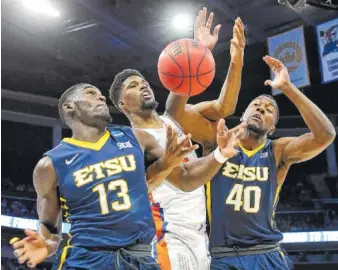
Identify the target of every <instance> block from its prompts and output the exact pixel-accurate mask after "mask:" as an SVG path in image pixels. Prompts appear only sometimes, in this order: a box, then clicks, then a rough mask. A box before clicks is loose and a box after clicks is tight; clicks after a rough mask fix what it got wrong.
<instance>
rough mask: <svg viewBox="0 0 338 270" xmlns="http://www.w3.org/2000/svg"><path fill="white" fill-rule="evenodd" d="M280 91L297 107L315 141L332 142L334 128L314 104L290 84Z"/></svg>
mask: <svg viewBox="0 0 338 270" xmlns="http://www.w3.org/2000/svg"><path fill="white" fill-rule="evenodd" d="M281 90H282V91H283V92H284V94H285V95H286V96H287V97H288V98H289V99H290V100H291V102H292V103H293V104H294V105H295V106H296V107H297V109H298V110H299V112H300V114H301V115H302V117H303V119H304V121H305V123H306V125H307V126H308V128H309V129H310V130H311V132H312V135H313V137H314V139H315V140H316V141H318V142H327V140H333V138H334V137H335V133H336V132H335V129H334V126H333V125H332V123H331V121H330V120H329V119H328V118H327V117H326V115H325V114H324V113H323V112H322V110H321V109H319V108H318V107H317V105H316V104H314V103H313V102H312V101H311V100H310V99H308V98H307V97H306V96H305V95H304V94H303V93H302V92H301V91H300V90H299V89H298V88H297V87H296V86H295V85H293V84H292V83H288V84H285V85H284V86H283V87H282V89H281Z"/></svg>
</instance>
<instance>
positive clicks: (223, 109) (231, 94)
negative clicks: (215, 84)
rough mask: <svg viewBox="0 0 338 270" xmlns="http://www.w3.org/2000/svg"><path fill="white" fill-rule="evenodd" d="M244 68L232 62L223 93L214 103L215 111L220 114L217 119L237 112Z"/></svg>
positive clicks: (240, 64) (241, 64)
mask: <svg viewBox="0 0 338 270" xmlns="http://www.w3.org/2000/svg"><path fill="white" fill-rule="evenodd" d="M242 68H243V63H233V62H230V65H229V69H228V74H227V77H226V79H225V81H224V84H223V86H222V90H221V93H220V95H219V97H218V99H217V100H216V102H215V103H214V109H215V111H216V112H217V114H218V115H217V117H218V118H217V119H219V118H225V117H227V116H230V115H232V114H234V112H235V110H236V105H237V100H238V94H239V90H240V88H241V80H242ZM217 119H213V120H217Z"/></svg>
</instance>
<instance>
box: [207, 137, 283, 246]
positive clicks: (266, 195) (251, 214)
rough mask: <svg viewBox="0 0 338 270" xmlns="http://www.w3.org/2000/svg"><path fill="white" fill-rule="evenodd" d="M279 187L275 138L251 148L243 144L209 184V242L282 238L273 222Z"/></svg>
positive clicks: (249, 242) (225, 243)
mask: <svg viewBox="0 0 338 270" xmlns="http://www.w3.org/2000/svg"><path fill="white" fill-rule="evenodd" d="M279 190H280V187H278V185H277V168H276V162H275V158H274V153H273V149H272V141H270V140H268V141H266V142H265V143H264V144H262V145H261V146H259V147H258V148H256V149H255V150H252V151H248V150H246V149H244V148H243V147H240V149H239V153H238V154H237V155H236V156H235V157H233V158H231V159H229V160H228V161H227V162H226V163H225V164H224V166H223V167H222V168H221V170H220V171H219V172H218V174H217V175H216V176H215V177H214V179H213V180H212V181H211V182H210V183H208V185H207V209H208V217H209V222H210V223H211V224H210V225H211V232H210V237H211V239H210V246H211V247H220V246H223V247H224V246H225V247H233V246H239V247H245V246H250V245H257V244H268V243H277V242H279V241H280V240H281V239H282V234H281V233H280V232H279V231H278V229H277V228H276V224H275V222H274V213H275V208H276V205H277V201H278V193H279Z"/></svg>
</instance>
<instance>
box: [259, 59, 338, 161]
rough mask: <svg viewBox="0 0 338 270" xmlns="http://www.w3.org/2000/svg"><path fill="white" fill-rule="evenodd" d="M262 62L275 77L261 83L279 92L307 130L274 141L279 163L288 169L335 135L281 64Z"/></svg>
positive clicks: (312, 154)
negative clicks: (297, 112) (298, 134)
mask: <svg viewBox="0 0 338 270" xmlns="http://www.w3.org/2000/svg"><path fill="white" fill-rule="evenodd" d="M263 59H264V61H265V62H266V63H267V64H268V65H269V67H270V68H271V70H272V71H273V72H274V74H275V79H274V80H273V81H271V80H267V81H265V85H270V86H271V87H273V88H275V89H279V90H281V91H282V92H283V93H284V94H285V95H286V96H287V97H288V98H289V99H290V100H291V102H292V103H293V104H294V105H295V106H296V107H297V109H298V110H299V112H300V114H301V115H302V117H303V119H304V121H305V123H306V125H307V126H308V128H309V129H310V131H311V132H309V133H306V134H304V135H302V136H300V137H285V138H280V139H278V140H276V141H275V142H274V144H275V148H276V149H278V150H279V152H280V161H279V164H280V165H286V166H289V165H291V164H292V163H297V162H302V161H306V160H309V159H311V158H313V157H315V156H317V155H318V154H319V153H321V152H322V151H323V150H324V149H325V148H326V147H327V146H328V145H330V144H331V143H332V142H333V140H334V138H335V136H336V132H335V129H334V126H333V125H332V123H331V121H330V120H329V119H328V118H327V117H326V115H325V114H324V113H323V112H322V111H321V110H320V109H319V108H318V107H317V106H316V104H314V103H313V102H312V101H311V100H310V99H308V98H307V97H306V96H305V95H304V94H303V93H302V92H301V91H300V90H299V89H297V87H296V86H294V85H293V84H292V83H291V81H290V77H289V74H288V71H287V68H286V67H285V66H284V65H283V63H282V62H280V61H279V60H277V59H274V58H272V57H270V56H265V57H264V58H263Z"/></svg>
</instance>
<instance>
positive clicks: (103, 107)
mask: <svg viewBox="0 0 338 270" xmlns="http://www.w3.org/2000/svg"><path fill="white" fill-rule="evenodd" d="M73 107H74V117H73V118H77V119H78V120H79V121H81V122H82V123H84V124H86V125H89V126H102V125H107V124H108V123H110V122H111V120H112V119H111V116H110V114H109V109H108V106H107V103H106V98H105V97H104V96H103V95H102V93H101V91H100V90H99V89H97V88H94V87H88V88H85V89H83V90H81V91H79V92H78V93H77V94H76V96H75V98H74V100H73Z"/></svg>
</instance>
